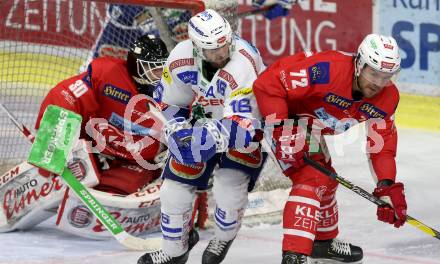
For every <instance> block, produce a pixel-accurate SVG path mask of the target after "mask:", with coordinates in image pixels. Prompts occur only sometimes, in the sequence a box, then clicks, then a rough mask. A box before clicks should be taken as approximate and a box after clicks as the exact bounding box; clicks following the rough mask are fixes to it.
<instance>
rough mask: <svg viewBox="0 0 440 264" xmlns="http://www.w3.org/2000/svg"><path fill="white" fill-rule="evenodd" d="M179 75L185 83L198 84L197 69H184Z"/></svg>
mask: <svg viewBox="0 0 440 264" xmlns="http://www.w3.org/2000/svg"><path fill="white" fill-rule="evenodd" d="M177 77H178V78H179V79H180V80H181V81H182V82H183V83H184V84H192V85H196V84H197V72H196V71H184V72H181V73H178V74H177Z"/></svg>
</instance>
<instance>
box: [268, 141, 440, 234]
mask: <svg viewBox="0 0 440 264" xmlns="http://www.w3.org/2000/svg"><path fill="white" fill-rule="evenodd" d="M261 144H262V145H263V148H264V149H266V151H267V152H268V153H269V156H270V157H271V159H272V160H273V162H275V164H276V165H277V167H278V168H279V169H280V170H281V171H282V169H281V167H280V164H279V163H278V160H277V158H276V157H275V155H274V153H273V152H272V148H271V147H270V145H269V143H268V142H267V139H266V138H263V140H261ZM304 161H305V163H307V164H309V165H310V166H312V167H313V168H315V169H317V170H319V171H320V172H322V173H324V174H325V175H327V176H328V177H330V178H333V179H334V180H336V181H337V182H339V183H340V184H342V185H343V186H344V187H345V188H347V189H349V190H350V191H352V192H354V193H356V194H357V195H359V196H362V197H364V198H365V199H367V200H368V201H370V202H372V203H374V204H376V205H379V206H386V205H388V206H391V205H390V204H388V203H387V202H385V201H382V200H381V199H379V198H377V197H376V196H374V195H372V194H371V193H369V192H367V191H366V190H364V189H362V188H361V187H359V186H357V185H355V184H353V183H351V182H350V181H349V180H347V179H345V178H343V177H341V176H339V175H338V174H337V173H335V172H332V171H330V170H328V169H326V168H324V167H323V166H321V165H320V164H319V163H318V162H316V161H314V160H312V159H310V158H309V157H307V156H305V157H304ZM406 222H408V223H409V224H410V225H412V226H414V227H416V228H417V229H419V230H421V231H423V232H424V233H426V234H428V235H430V236H432V237H434V238H437V239H440V232H439V231H437V230H435V229H433V228H432V227H429V226H427V225H426V224H424V223H422V222H421V221H419V220H417V219H415V218H414V217H412V216H409V215H407V219H406Z"/></svg>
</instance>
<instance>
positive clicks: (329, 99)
mask: <svg viewBox="0 0 440 264" xmlns="http://www.w3.org/2000/svg"><path fill="white" fill-rule="evenodd" d="M324 101H325V102H326V103H329V104H331V105H334V106H336V107H337V108H339V109H344V110H345V109H348V108H350V107H351V106H352V105H353V100H350V99H347V98H345V97H342V96H339V95H336V94H334V93H328V94H327V95H326V96H325V97H324Z"/></svg>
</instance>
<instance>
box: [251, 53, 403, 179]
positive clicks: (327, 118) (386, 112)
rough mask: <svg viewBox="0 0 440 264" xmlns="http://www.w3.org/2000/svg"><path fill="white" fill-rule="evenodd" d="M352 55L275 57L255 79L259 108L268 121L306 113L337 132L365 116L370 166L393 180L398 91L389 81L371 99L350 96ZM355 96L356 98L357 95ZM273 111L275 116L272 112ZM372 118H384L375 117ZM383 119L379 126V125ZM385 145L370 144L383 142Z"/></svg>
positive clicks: (380, 176) (329, 131) (325, 130)
mask: <svg viewBox="0 0 440 264" xmlns="http://www.w3.org/2000/svg"><path fill="white" fill-rule="evenodd" d="M353 60H354V57H353V54H349V53H345V52H339V51H326V52H320V53H316V54H313V53H311V52H305V53H298V54H295V55H292V56H288V57H285V58H282V59H280V60H278V61H276V62H275V63H274V64H273V65H271V66H270V67H269V68H268V69H267V70H266V71H264V72H263V73H262V74H261V75H260V76H259V78H258V79H257V80H256V81H255V82H254V85H253V90H254V94H255V96H256V99H257V103H258V107H259V110H260V112H261V114H262V116H263V117H265V118H266V121H267V119H268V117H269V116H271V115H272V117H275V118H277V119H288V118H291V119H298V118H302V117H308V118H309V120H312V121H313V122H308V123H309V124H312V123H314V124H316V123H319V125H320V127H321V129H322V130H321V133H322V134H324V135H332V134H339V133H342V132H344V131H346V130H348V129H349V128H350V127H352V126H354V125H356V124H358V123H360V122H364V121H367V120H370V121H373V118H374V121H375V124H374V125H370V126H367V127H368V131H367V136H368V141H367V142H368V144H370V145H369V146H371V147H369V148H367V152H368V151H369V150H373V149H374V151H372V152H370V153H369V156H370V160H371V165H372V166H371V167H372V168H373V170H374V171H373V173H374V174H375V176H376V177H377V179H378V180H381V179H392V180H394V179H395V175H396V165H395V159H394V158H395V155H396V146H397V131H396V129H395V125H394V112H395V109H396V107H397V104H398V102H399V92H398V90H397V88H396V86H395V85H394V84H390V85H388V86H386V87H384V88H383V90H382V91H381V92H380V93H379V94H377V95H376V96H374V97H373V98H370V99H367V98H361V99H357V98H353V92H352V85H353V81H354V77H353V76H354V70H355V69H354V62H353ZM356 99H357V100H356ZM273 115H275V116H273ZM376 121H382V122H377V123H376ZM381 124H382V125H381ZM380 138H381V139H383V147H381V148H380V149H378V148H374V146H379V145H375V144H382V143H381V142H380Z"/></svg>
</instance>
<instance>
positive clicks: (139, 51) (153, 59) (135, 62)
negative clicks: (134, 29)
mask: <svg viewBox="0 0 440 264" xmlns="http://www.w3.org/2000/svg"><path fill="white" fill-rule="evenodd" d="M167 58H168V50H167V47H166V45H165V43H164V42H163V41H162V40H161V39H160V38H157V37H155V36H153V35H144V36H142V37H140V38H138V39H137V40H136V41H135V42H134V43H133V44H132V45H131V46H130V49H129V50H128V55H127V67H128V71H129V73H130V75H131V77H133V79H134V80H135V82H136V84H137V86H138V88H139V92H141V93H143V94H146V95H149V96H151V95H152V93H153V91H154V89H155V87H156V85H157V83H158V82H159V81H160V77H161V75H162V71H163V68H164V66H165V63H166V60H167Z"/></svg>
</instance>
